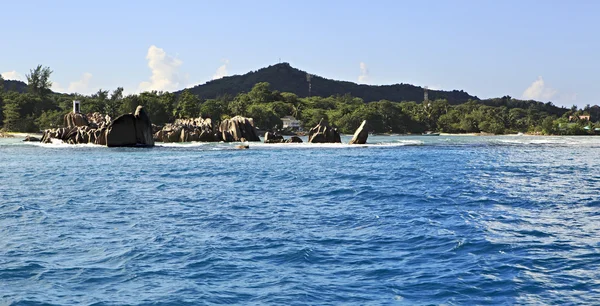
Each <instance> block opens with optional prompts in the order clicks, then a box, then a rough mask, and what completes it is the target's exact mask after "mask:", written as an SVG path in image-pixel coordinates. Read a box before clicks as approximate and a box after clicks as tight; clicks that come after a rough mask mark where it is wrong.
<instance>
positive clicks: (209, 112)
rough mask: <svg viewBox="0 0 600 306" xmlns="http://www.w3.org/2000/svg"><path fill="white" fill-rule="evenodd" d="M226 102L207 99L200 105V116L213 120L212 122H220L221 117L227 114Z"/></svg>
mask: <svg viewBox="0 0 600 306" xmlns="http://www.w3.org/2000/svg"><path fill="white" fill-rule="evenodd" d="M227 106H228V105H227V101H223V100H218V99H208V100H206V101H205V102H204V103H202V105H200V114H201V115H202V116H203V117H209V118H211V119H213V122H216V121H219V120H221V117H222V116H223V115H225V114H227Z"/></svg>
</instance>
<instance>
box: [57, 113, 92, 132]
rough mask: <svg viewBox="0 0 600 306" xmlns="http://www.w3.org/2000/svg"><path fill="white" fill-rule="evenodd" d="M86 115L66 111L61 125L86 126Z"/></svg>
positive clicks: (69, 126) (87, 122)
mask: <svg viewBox="0 0 600 306" xmlns="http://www.w3.org/2000/svg"><path fill="white" fill-rule="evenodd" d="M89 124H90V123H89V121H88V119H87V116H86V115H84V114H81V113H68V114H66V115H65V116H64V117H63V125H64V126H65V127H68V128H72V127H78V126H88V125H89Z"/></svg>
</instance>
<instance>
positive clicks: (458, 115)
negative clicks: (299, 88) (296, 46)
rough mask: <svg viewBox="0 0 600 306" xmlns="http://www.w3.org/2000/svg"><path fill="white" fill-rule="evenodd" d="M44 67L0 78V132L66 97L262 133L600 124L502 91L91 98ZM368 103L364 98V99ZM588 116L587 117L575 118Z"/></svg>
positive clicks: (91, 106)
mask: <svg viewBox="0 0 600 306" xmlns="http://www.w3.org/2000/svg"><path fill="white" fill-rule="evenodd" d="M51 74H52V71H51V70H50V69H49V68H48V67H43V66H41V65H39V66H37V67H36V68H35V69H32V70H31V71H30V73H29V74H27V92H24V93H19V92H15V91H6V90H4V88H3V82H2V79H1V77H0V107H1V109H2V112H1V113H0V125H1V126H2V129H3V130H4V131H19V132H37V131H40V130H44V129H47V128H56V127H60V126H62V124H63V116H64V115H65V114H66V113H68V112H70V111H71V110H72V101H73V100H79V101H81V111H82V112H83V113H93V112H99V113H102V114H107V115H109V116H111V117H112V118H115V117H117V116H118V115H120V114H124V113H131V112H133V111H135V108H136V107H137V105H143V106H144V107H145V108H146V110H147V112H148V114H149V115H150V119H151V120H152V122H153V123H155V124H157V125H163V124H165V123H168V122H173V121H174V120H175V119H176V118H192V117H198V116H203V117H210V118H213V120H216V121H219V120H223V119H227V118H230V117H233V116H235V115H241V116H245V117H251V118H253V119H254V123H255V125H256V126H257V127H258V128H260V129H263V130H275V129H280V128H281V127H282V121H281V118H283V117H285V116H293V117H295V118H297V119H299V120H301V121H302V126H303V127H304V129H309V128H311V127H313V126H315V125H316V124H317V123H318V122H319V121H320V120H321V119H326V120H328V122H329V123H330V124H331V125H333V126H335V127H337V128H338V129H339V130H340V131H341V132H342V133H353V132H354V130H355V129H356V128H357V127H358V126H359V125H360V123H361V122H362V121H363V120H368V121H369V124H370V128H371V130H372V131H373V132H374V133H398V134H405V133H423V132H425V131H438V132H446V133H479V132H485V133H493V134H507V133H517V132H523V133H537V134H544V135H585V134H594V133H596V131H595V129H596V128H599V129H600V123H599V122H598V120H599V119H600V107H598V106H593V107H590V106H589V105H588V106H586V107H585V108H584V109H578V108H577V107H576V106H573V107H572V108H571V109H567V108H559V107H556V106H554V105H553V104H552V103H541V102H535V101H524V100H518V99H514V98H511V97H509V96H505V97H502V98H496V99H488V100H469V101H467V102H465V103H462V104H458V105H451V104H449V103H448V101H446V100H445V99H436V100H433V101H418V102H417V101H402V102H394V101H387V100H380V101H363V100H362V99H361V98H357V97H353V96H352V95H350V94H345V95H334V96H329V97H319V96H313V97H304V98H301V97H298V96H297V95H296V94H293V93H289V92H279V91H277V90H271V89H270V85H269V83H266V82H259V83H256V84H255V85H254V86H253V87H252V89H251V90H250V91H248V92H242V93H238V94H236V95H222V96H219V97H217V98H214V99H204V100H203V99H201V98H200V97H198V96H196V95H194V94H192V93H191V92H190V91H189V90H184V91H182V92H180V93H179V94H175V93H170V92H160V91H150V92H143V93H140V94H131V95H124V94H123V88H122V87H119V88H116V89H115V90H112V91H109V90H103V89H100V90H98V91H97V92H96V93H94V94H91V95H80V94H57V93H53V92H52V91H51V90H50V88H51V87H52V82H51V80H50V77H51ZM366 102H368V103H366ZM585 115H589V116H590V117H591V118H590V120H587V118H584V117H583V116H585Z"/></svg>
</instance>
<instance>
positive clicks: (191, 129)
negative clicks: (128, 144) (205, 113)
mask: <svg viewBox="0 0 600 306" xmlns="http://www.w3.org/2000/svg"><path fill="white" fill-rule="evenodd" d="M154 140H155V141H160V142H189V141H204V142H211V141H219V136H218V134H217V133H215V131H214V130H213V124H212V120H211V119H203V118H194V119H177V120H175V122H174V123H169V124H167V125H165V126H164V127H162V128H161V129H160V130H158V131H157V132H156V133H154Z"/></svg>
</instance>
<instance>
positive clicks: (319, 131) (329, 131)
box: [308, 119, 342, 143]
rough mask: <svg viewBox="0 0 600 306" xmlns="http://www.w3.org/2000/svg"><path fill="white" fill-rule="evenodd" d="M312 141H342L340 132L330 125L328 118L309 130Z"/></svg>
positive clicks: (309, 139) (309, 138)
mask: <svg viewBox="0 0 600 306" xmlns="http://www.w3.org/2000/svg"><path fill="white" fill-rule="evenodd" d="M308 142H310V143H341V142H342V139H341V137H340V133H339V132H338V130H337V129H336V128H333V127H331V126H329V124H328V123H327V121H326V120H324V119H321V121H319V124H317V125H316V126H315V127H313V128H312V129H310V131H308Z"/></svg>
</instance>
